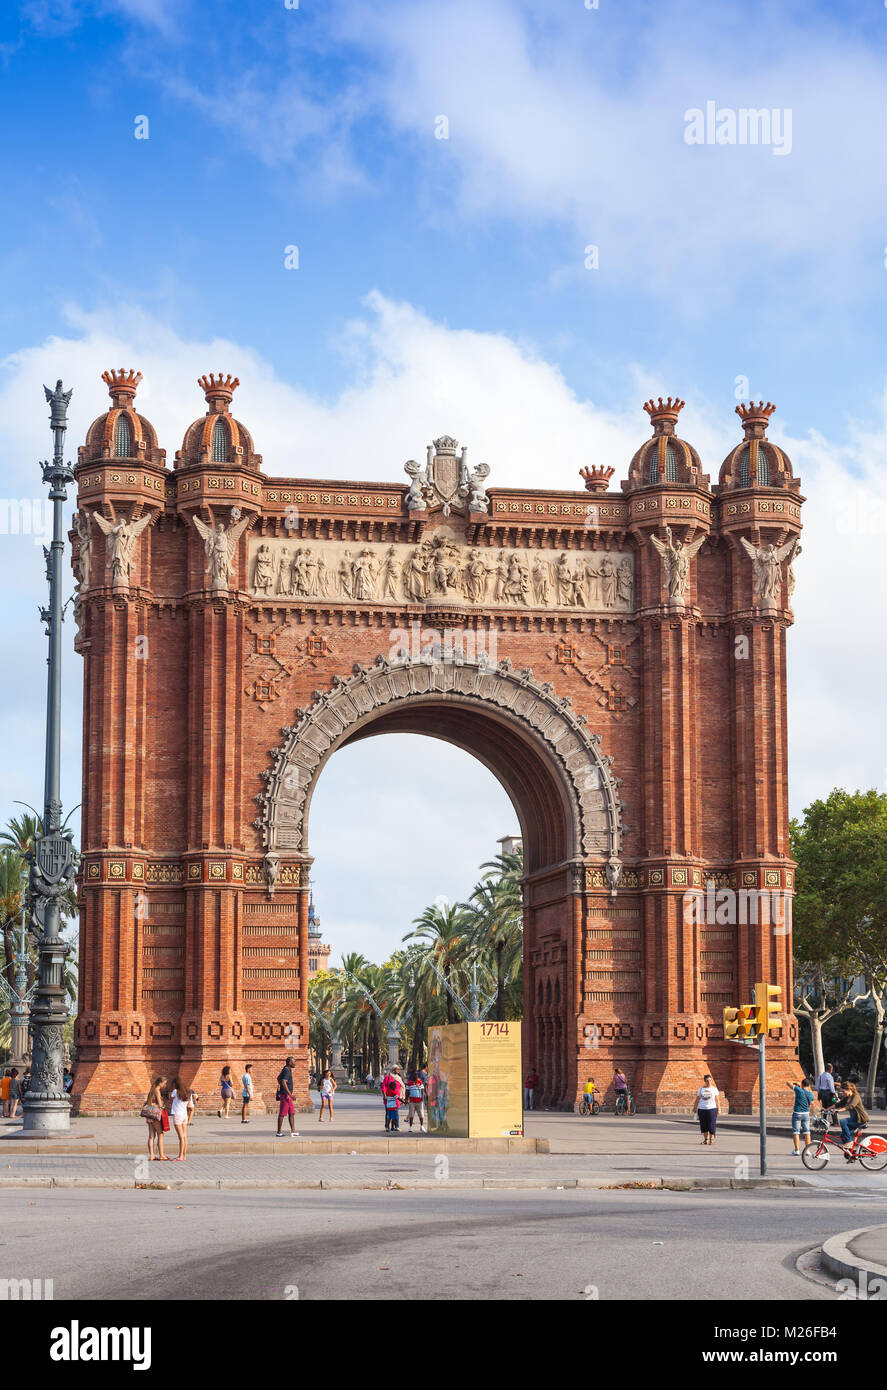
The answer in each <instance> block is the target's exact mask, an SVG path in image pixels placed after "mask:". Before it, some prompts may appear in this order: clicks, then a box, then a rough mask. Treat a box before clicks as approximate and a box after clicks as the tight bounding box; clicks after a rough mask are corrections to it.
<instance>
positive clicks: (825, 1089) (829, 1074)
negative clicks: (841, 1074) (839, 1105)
mask: <svg viewBox="0 0 887 1390" xmlns="http://www.w3.org/2000/svg"><path fill="white" fill-rule="evenodd" d="M816 1090H817V1091H818V1093H819V1103H820V1105H821V1106H822V1108H823V1110H829V1109H831V1107H832V1106H833V1105H834V1103H835V1078H834V1075H833V1068H832V1064H831V1062H828V1063H827V1064H826V1068H825V1071H822V1072H820V1073H819V1076H817V1078H816Z"/></svg>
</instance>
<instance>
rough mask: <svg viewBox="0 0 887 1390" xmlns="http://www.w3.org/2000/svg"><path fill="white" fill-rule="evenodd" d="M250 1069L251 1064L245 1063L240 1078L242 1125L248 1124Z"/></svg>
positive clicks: (251, 1088) (251, 1087) (251, 1067)
mask: <svg viewBox="0 0 887 1390" xmlns="http://www.w3.org/2000/svg"><path fill="white" fill-rule="evenodd" d="M252 1069H253V1064H252V1062H247V1064H246V1066H245V1067H244V1069H243V1076H242V1077H241V1078H240V1086H241V1092H240V1101H241V1105H240V1123H241V1124H242V1125H248V1124H249V1108H250V1105H251V1104H252V1099H253V1079H252V1077H251V1076H250V1072H251V1071H252Z"/></svg>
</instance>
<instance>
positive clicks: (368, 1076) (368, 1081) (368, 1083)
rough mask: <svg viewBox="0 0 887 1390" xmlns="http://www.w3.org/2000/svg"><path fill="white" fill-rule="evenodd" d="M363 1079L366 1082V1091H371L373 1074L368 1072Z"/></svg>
mask: <svg viewBox="0 0 887 1390" xmlns="http://www.w3.org/2000/svg"><path fill="white" fill-rule="evenodd" d="M364 1079H365V1081H366V1087H367V1090H368V1091H371V1090H372V1089H373V1073H372V1072H371V1071H368V1072H367V1074H366V1077H365V1078H364Z"/></svg>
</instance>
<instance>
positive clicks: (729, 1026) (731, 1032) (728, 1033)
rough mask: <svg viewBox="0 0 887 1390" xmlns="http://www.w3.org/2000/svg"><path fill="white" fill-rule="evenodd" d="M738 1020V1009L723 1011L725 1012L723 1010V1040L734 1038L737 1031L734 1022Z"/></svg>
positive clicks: (737, 1025)
mask: <svg viewBox="0 0 887 1390" xmlns="http://www.w3.org/2000/svg"><path fill="white" fill-rule="evenodd" d="M738 1018H739V1010H738V1009H725V1010H724V1037H725V1038H735V1037H736V1035H737V1032H738V1031H739V1024H738V1023H737V1022H736V1020H737V1019H738Z"/></svg>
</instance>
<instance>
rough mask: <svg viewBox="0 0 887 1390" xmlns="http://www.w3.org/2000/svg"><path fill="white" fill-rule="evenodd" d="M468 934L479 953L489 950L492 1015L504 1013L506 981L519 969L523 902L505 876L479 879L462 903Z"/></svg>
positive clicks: (498, 1016) (501, 1018)
mask: <svg viewBox="0 0 887 1390" xmlns="http://www.w3.org/2000/svg"><path fill="white" fill-rule="evenodd" d="M465 913H466V916H467V917H468V919H469V921H470V927H469V937H470V940H471V943H472V945H473V946H474V947H475V949H476V950H477V951H478V954H479V955H480V956H481V958H482V959H483V957H484V956H485V955H486V954H487V953H488V952H492V955H493V960H494V972H495V978H496V1019H497V1021H498V1022H500V1023H503V1022H504V1021H505V1018H506V1017H507V1015H506V1003H505V989H506V982H507V981H508V980H509V979H511V978H512V977H513V976H514V975H515V974H516V973H517V971H518V970H519V968H520V962H521V954H522V950H523V906H522V902H521V898H520V890H519V888H518V889H517V892H515V885H514V883H513V882H512V881H510V880H509V879H508V878H505V877H503V878H498V879H497V878H492V877H487V878H485V879H482V880H481V881H480V883H478V884H477V886H476V887H475V889H474V892H473V893H472V895H471V897H470V899H469V900H468V902H467V903H466V904H465Z"/></svg>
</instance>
